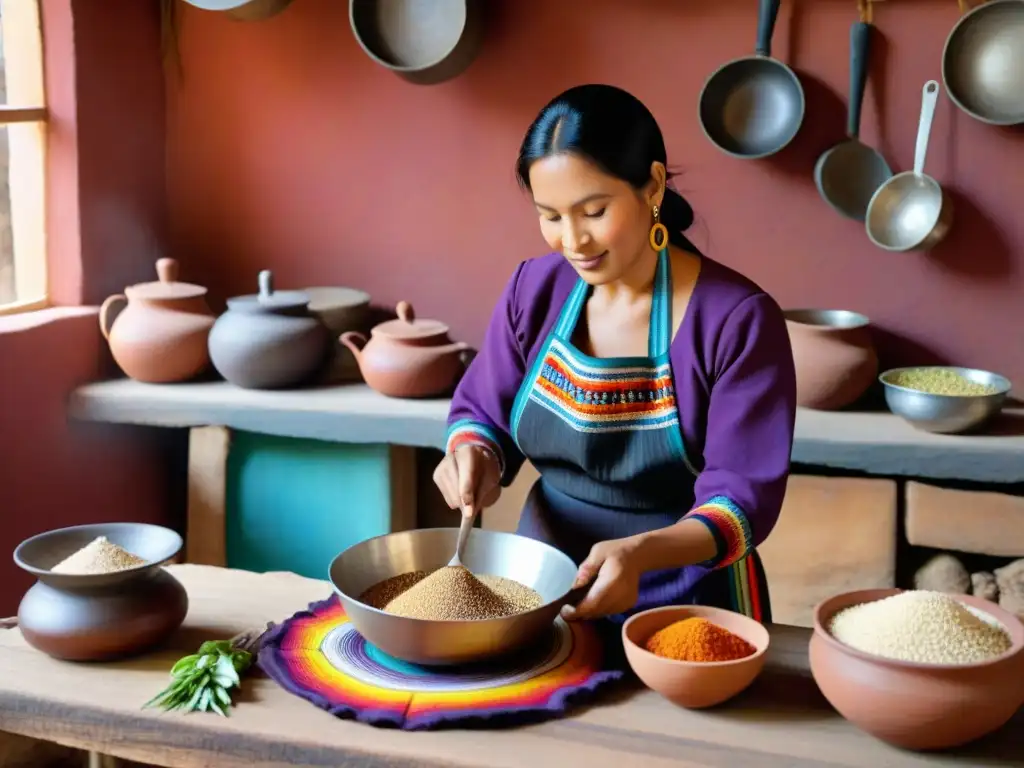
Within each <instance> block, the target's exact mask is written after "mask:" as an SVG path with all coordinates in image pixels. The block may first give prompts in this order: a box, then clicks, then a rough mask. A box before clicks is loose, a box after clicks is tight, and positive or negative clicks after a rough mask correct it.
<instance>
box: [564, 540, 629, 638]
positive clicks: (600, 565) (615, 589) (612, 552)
mask: <svg viewBox="0 0 1024 768" xmlns="http://www.w3.org/2000/svg"><path fill="white" fill-rule="evenodd" d="M640 574H641V569H640V568H639V563H638V562H637V554H636V542H635V540H633V539H612V540H610V541H602V542H599V543H598V544H595V545H594V547H593V549H591V550H590V554H589V555H587V559H586V560H584V561H583V563H582V564H581V565H580V567H579V570H578V571H577V573H576V581H575V583H574V584H573V588H574V589H575V588H577V587H583V586H586V585H587V584H590V589H589V590H588V591H587V594H586V595H585V596H584V597H583V599H582V600H581V601H580V602H579V603H578V604H577V605H576V606H575V607H573V606H566V608H565V609H564V611H563V615H564V616H565V618H567V619H569V620H572V621H581V620H584V619H596V618H600V617H602V616H611V615H614V614H616V613H623V612H624V611H628V610H629V609H630V608H632V607H633V606H634V605H636V602H637V600H638V599H639V597H640Z"/></svg>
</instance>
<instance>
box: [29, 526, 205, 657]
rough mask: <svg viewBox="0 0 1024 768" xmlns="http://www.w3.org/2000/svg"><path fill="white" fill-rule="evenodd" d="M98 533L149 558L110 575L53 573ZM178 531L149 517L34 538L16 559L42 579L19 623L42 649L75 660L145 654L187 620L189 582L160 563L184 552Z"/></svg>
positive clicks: (84, 527)
mask: <svg viewBox="0 0 1024 768" xmlns="http://www.w3.org/2000/svg"><path fill="white" fill-rule="evenodd" d="M98 536H106V537H107V539H108V540H109V541H110V542H112V543H114V544H117V545H118V546H119V547H122V548H123V549H126V550H128V551H129V552H131V553H132V554H134V555H136V556H138V557H141V558H143V559H144V560H146V564H145V565H140V566H137V567H135V568H129V569H126V570H123V571H116V572H114V573H105V574H95V575H93V574H90V575H73V574H63V573H52V572H51V571H50V568H52V567H53V566H55V565H56V564H57V563H59V562H60V561H61V560H63V559H64V558H65V557H67V556H68V555H70V554H72V553H74V552H76V551H77V550H79V549H81V548H82V547H84V546H85V545H86V544H88V543H89V542H91V541H92V540H93V539H95V538H96V537H98ZM181 547H182V540H181V536H179V535H178V534H177V533H175V532H174V531H172V530H170V529H169V528H163V527H161V526H159V525H148V524H146V523H98V524H95V525H76V526H73V527H70V528H59V529H57V530H55V531H48V532H46V533H41V534H39V535H37V536H33V537H32V538H30V539H26V540H25V541H23V542H22V543H21V544H19V545H18V547H17V549H15V550H14V562H15V563H16V564H17V565H18V566H19V567H20V568H22V569H23V570H25V571H28V572H29V573H31V574H32V575H33V576H35V577H36V578H37V579H38V581H37V582H36V583H35V584H34V585H33V586H32V587H31V588H30V589H29V590H28V592H26V593H25V596H24V597H23V598H22V599H21V604H20V605H19V606H18V627H19V628H20V629H21V633H22V635H23V636H24V637H25V640H26V642H28V644H29V645H31V646H32V647H33V648H36V649H37V650H40V651H43V652H44V653H47V654H49V655H50V656H54V657H56V658H59V659H65V660H68V661H101V660H108V659H114V658H121V657H126V656H131V655H134V654H138V653H142V652H144V651H146V650H148V649H150V648H152V647H154V646H155V645H157V644H159V643H160V642H162V641H163V640H165V639H166V638H167V637H168V636H169V635H170V634H171V633H173V632H174V631H175V630H176V629H177V628H178V627H180V626H181V623H182V621H184V619H185V614H186V613H187V612H188V596H187V595H186V593H185V588H184V587H183V586H182V585H181V583H180V582H179V581H178V580H177V579H175V578H174V577H173V576H171V574H169V573H168V572H167V571H166V570H164V569H163V568H162V567H160V566H161V565H162V564H163V563H166V562H167V561H169V560H171V559H173V558H174V557H175V556H176V555H177V554H178V552H180V551H181Z"/></svg>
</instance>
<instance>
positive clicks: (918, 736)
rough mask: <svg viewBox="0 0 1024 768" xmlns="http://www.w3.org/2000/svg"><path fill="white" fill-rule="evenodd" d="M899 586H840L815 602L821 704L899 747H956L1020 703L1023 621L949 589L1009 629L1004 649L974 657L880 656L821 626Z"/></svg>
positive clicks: (815, 669)
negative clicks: (971, 660) (919, 659)
mask: <svg viewBox="0 0 1024 768" xmlns="http://www.w3.org/2000/svg"><path fill="white" fill-rule="evenodd" d="M900 591H901V590H898V589H866V590H860V591H857V592H847V593H845V594H841V595H836V596H835V597H831V598H829V599H828V600H825V601H823V602H822V603H820V604H819V605H818V606H817V607H816V608H815V611H814V633H813V634H812V635H811V642H810V662H811V674H812V675H813V676H814V681H815V682H816V683H817V684H818V688H820V689H821V692H822V693H823V694H824V695H825V698H826V699H828V701H829V703H830V704H831V705H832V706H833V707H835V708H836V710H837V711H838V712H839V714H841V715H842V716H843V717H845V718H846V719H847V720H849V721H850V722H851V723H853V724H854V725H856V726H857V727H859V728H861V729H862V730H864V731H866V732H867V733H870V734H871V735H873V736H875V737H876V738H878V739H881V740H883V741H886V742H889V743H890V744H893V745H895V746H897V747H902V748H904V749H914V750H934V749H946V748H952V747H957V746H960V745H962V744H966V743H968V742H971V741H974V740H975V739H978V738H981V737H982V736H985V735H986V734H988V733H991V732H993V731H995V730H996V729H997V728H1000V727H1001V726H1003V725H1004V724H1005V723H1007V722H1008V721H1009V720H1010V718H1012V717H1013V715H1014V714H1015V713H1016V712H1017V710H1018V709H1019V708H1020V706H1021V705H1022V704H1024V685H1022V684H1021V681H1022V680H1024V625H1022V624H1021V622H1020V620H1019V619H1018V618H1017V617H1015V616H1014V615H1012V614H1011V613H1009V612H1008V611H1005V610H1003V609H1002V608H1000V607H999V606H997V605H996V604H995V603H991V602H989V601H988V600H983V599H981V598H979V597H972V596H968V595H956V596H955V597H956V599H957V600H959V601H961V602H962V603H964V604H965V605H967V606H970V607H971V608H976V609H978V610H979V611H982V612H984V613H986V614H988V615H989V616H991V617H992V618H993V619H995V620H996V621H997V622H999V623H1000V624H1001V625H1002V626H1003V628H1004V629H1005V630H1006V631H1007V633H1008V634H1009V635H1010V640H1011V642H1012V646H1011V648H1010V650H1009V651H1007V652H1006V653H1004V654H1002V655H1001V656H997V657H995V658H994V659H991V660H990V661H984V662H980V663H977V664H920V663H914V662H908V661H896V660H892V659H884V658H881V657H879V656H872V655H870V654H867V653H863V652H861V651H858V650H856V649H854V648H851V647H849V646H848V645H845V644H843V643H841V642H840V641H839V640H837V639H836V638H834V637H833V636H832V634H831V633H830V632H829V631H828V626H829V625H830V623H831V619H832V617H833V616H834V615H835V614H836V613H838V612H839V611H841V610H842V609H843V608H847V607H849V606H852V605H859V604H861V603H869V602H873V601H875V600H882V599H883V598H886V597H890V596H892V595H896V594H899V593H900Z"/></svg>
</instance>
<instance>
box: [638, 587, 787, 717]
mask: <svg viewBox="0 0 1024 768" xmlns="http://www.w3.org/2000/svg"><path fill="white" fill-rule="evenodd" d="M691 617H699V618H704V619H707V620H708V621H711V622H713V623H715V624H717V625H718V626H720V627H722V628H723V629H727V630H729V631H730V632H732V633H733V634H734V635H739V636H740V637H742V638H743V639H744V640H746V641H747V642H748V643H750V644H751V645H753V646H754V648H756V649H757V650H756V651H755V652H754V653H753V654H752V655H750V656H747V657H746V658H744V659H737V660H735V661H675V660H673V659H665V658H662V657H661V656H656V655H655V654H653V653H651V652H650V651H648V650H646V649H645V648H644V644H645V643H646V642H647V640H648V638H650V636H651V635H653V634H654V633H655V632H657V631H658V630H659V629H664V628H665V627H667V626H668V625H669V624H673V623H675V622H677V621H681V620H682V619H688V618H691ZM768 642H769V638H768V630H767V629H765V628H764V626H763V625H762V624H760V623H759V622H757V621H754V620H753V619H751V618H749V617H747V616H744V615H742V614H739V613H734V612H733V611H727V610H725V609H723V608H711V607H709V606H704V605H672V606H666V607H664V608H652V609H651V610H649V611H643V612H641V613H638V614H636V615H634V616H631V617H630V618H629V619H628V620H627V621H626V623H625V624H623V625H622V644H623V646H624V647H625V650H626V659H627V660H628V661H629V666H630V667H632V668H633V672H635V673H636V676H637V677H639V678H640V680H641V681H642V682H643V683H644V685H646V686H647V687H648V688H650V689H651V690H653V691H655V692H657V693H660V694H661V695H662V696H664V697H665V698H666V699H668V700H669V701H671V702H672V703H673V704H678V705H679V706H681V707H686V708H688V709H701V708H704V707H712V706H714V705H716V704H721V703H722V702H724V701H727V700H728V699H731V698H732V697H733V696H735V695H736V694H738V693H740V692H741V691H742V690H744V689H745V688H746V687H747V686H749V685H750V684H751V683H752V682H754V680H755V678H757V676H758V675H759V674H760V673H761V670H762V669H763V668H764V659H765V652H766V651H767V650H768Z"/></svg>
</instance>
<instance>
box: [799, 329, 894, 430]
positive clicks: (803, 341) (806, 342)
mask: <svg viewBox="0 0 1024 768" xmlns="http://www.w3.org/2000/svg"><path fill="white" fill-rule="evenodd" d="M785 316H786V328H787V329H788V330H789V340H790V344H791V345H792V347H793V362H794V363H795V365H796V400H797V405H800V406H802V407H804V408H813V409H816V410H821V411H832V410H838V409H840V408H845V407H846V406H848V405H850V404H852V403H853V402H854V401H856V400H857V399H859V398H860V396H861V395H863V394H864V393H865V392H867V390H868V387H870V386H871V385H872V384H873V383H874V381H875V377H876V376H878V355H877V354H876V352H875V345H874V342H873V341H872V339H871V331H870V330H869V328H868V326H869V325H870V322H869V320H868V319H867V318H866V317H865V316H864V315H860V314H858V313H856V312H849V311H847V310H844V309H791V310H787V311H786V312H785Z"/></svg>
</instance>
